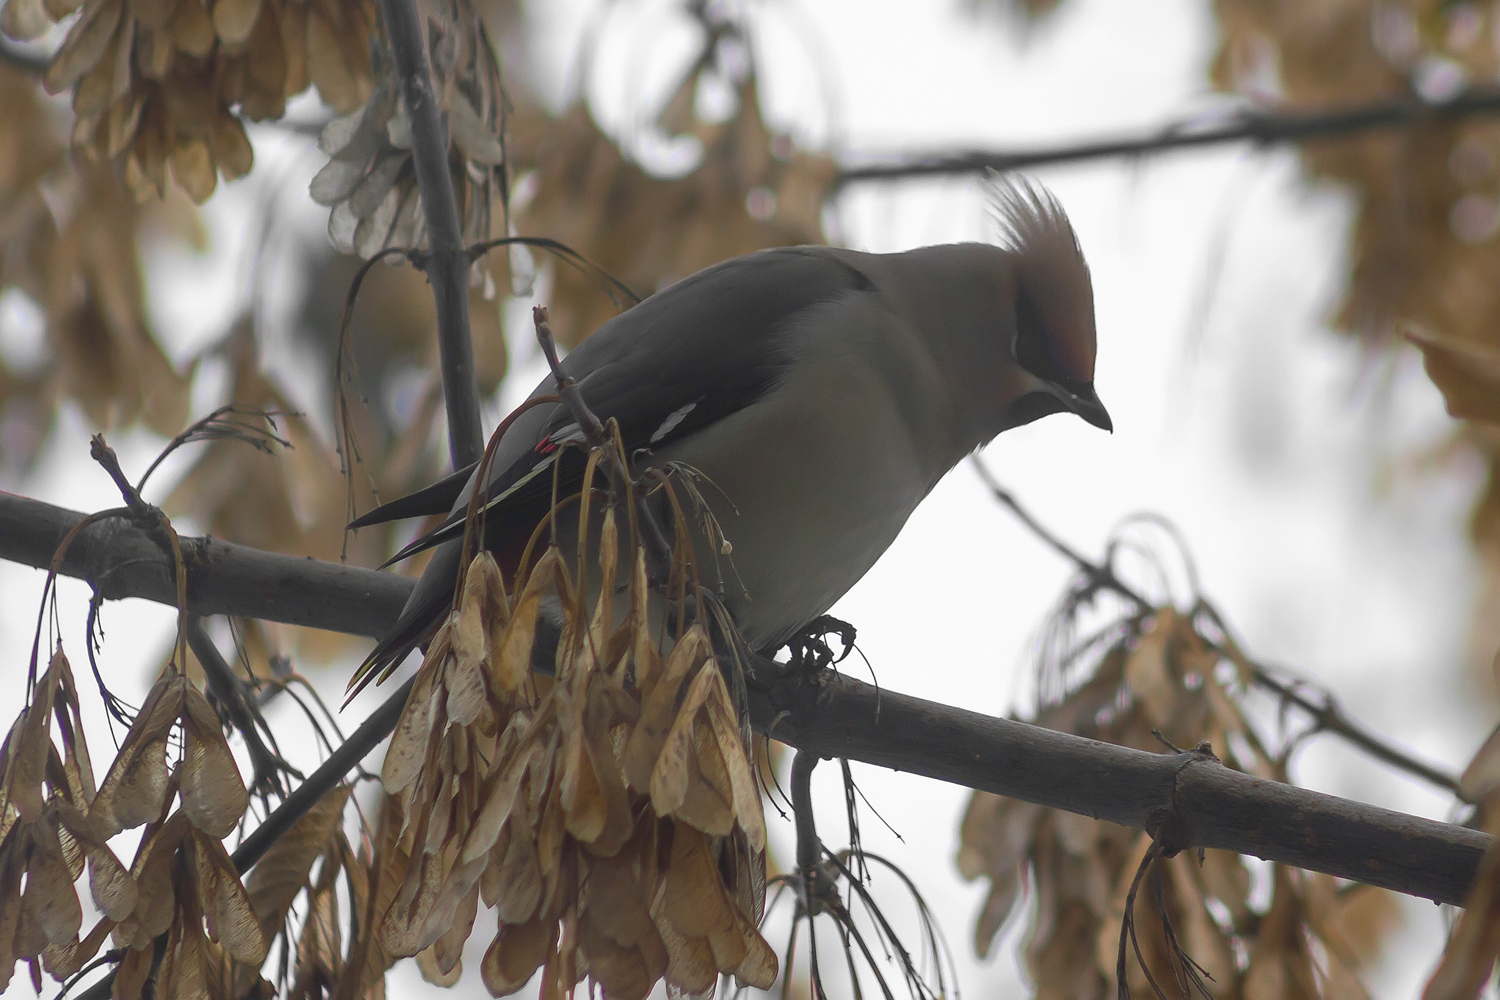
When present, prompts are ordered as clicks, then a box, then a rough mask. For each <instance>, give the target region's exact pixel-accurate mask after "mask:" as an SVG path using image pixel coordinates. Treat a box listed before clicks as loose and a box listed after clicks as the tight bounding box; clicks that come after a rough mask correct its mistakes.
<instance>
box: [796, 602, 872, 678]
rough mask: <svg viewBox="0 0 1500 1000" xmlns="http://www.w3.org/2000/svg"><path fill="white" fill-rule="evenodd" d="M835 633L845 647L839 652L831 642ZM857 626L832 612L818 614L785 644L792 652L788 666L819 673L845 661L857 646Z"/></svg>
mask: <svg viewBox="0 0 1500 1000" xmlns="http://www.w3.org/2000/svg"><path fill="white" fill-rule="evenodd" d="M831 635H836V636H838V638H839V643H840V645H841V646H842V647H843V649H842V650H841V651H840V652H838V653H837V654H835V653H834V651H833V647H832V646H831V645H829V642H828V637H829V636H831ZM855 635H856V632H855V628H854V626H853V625H850V624H849V623H848V622H846V621H842V620H840V619H838V618H835V617H833V616H832V615H819V616H818V617H816V618H814V619H813V620H812V621H810V622H808V623H807V625H806V626H805V627H804V628H803V629H802V631H801V632H799V633H797V635H795V636H793V637H792V640H791V641H790V642H788V643H787V644H786V647H785V648H786V650H787V651H788V652H789V653H791V659H790V660H789V661H788V663H789V665H790V666H791V667H792V668H794V669H795V670H797V671H798V672H801V673H809V674H811V673H816V672H818V671H820V670H826V669H827V668H829V667H831V666H833V665H834V664H835V663H838V662H839V661H841V660H843V659H844V657H846V656H848V655H849V652H850V650H852V649H853V648H854V637H855Z"/></svg>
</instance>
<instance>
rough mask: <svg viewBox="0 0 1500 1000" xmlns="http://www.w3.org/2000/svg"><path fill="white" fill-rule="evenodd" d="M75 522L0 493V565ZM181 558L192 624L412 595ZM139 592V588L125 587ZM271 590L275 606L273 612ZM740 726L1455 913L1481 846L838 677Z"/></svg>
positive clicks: (374, 607)
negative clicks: (1166, 828)
mask: <svg viewBox="0 0 1500 1000" xmlns="http://www.w3.org/2000/svg"><path fill="white" fill-rule="evenodd" d="M82 519H83V515H81V514H78V513H75V512H72V511H65V510H60V509H58V508H55V507H51V506H50V505H48V504H44V503H41V502H40V501H35V500H23V499H22V498H20V497H12V496H10V495H8V494H4V493H0V558H7V559H12V560H14V561H18V562H23V563H27V564H29V565H33V566H46V565H48V564H49V561H50V559H51V555H52V550H53V547H55V546H51V545H42V546H39V545H38V544H37V543H36V542H34V541H30V540H26V539H18V536H26V535H29V534H31V533H32V532H31V531H29V530H28V525H34V526H38V527H44V528H46V530H51V531H57V530H58V529H59V528H60V529H61V530H62V531H63V532H64V533H65V532H66V530H67V526H69V525H72V524H77V523H78V522H79V521H81V520H82ZM96 530H97V529H90V530H89V531H86V532H84V533H82V534H81V535H80V536H79V538H78V541H77V543H76V544H75V545H74V546H73V548H74V549H77V548H79V547H83V548H90V547H98V546H101V545H102V546H104V547H118V548H119V549H120V550H122V551H125V552H129V553H130V554H131V558H132V559H134V560H138V561H140V562H149V563H150V564H151V565H150V566H149V567H135V566H133V567H131V569H132V570H133V571H132V572H129V573H126V572H116V573H114V574H113V575H112V577H111V586H110V587H108V588H105V587H104V586H103V585H102V584H101V585H100V589H101V591H104V590H106V589H107V590H108V592H109V596H111V597H125V596H132V597H144V598H147V599H148V600H155V601H159V602H161V603H165V604H175V602H176V597H175V592H174V590H173V589H172V588H171V587H170V586H168V587H163V586H161V584H160V581H161V580H162V579H163V578H165V579H168V580H170V578H171V577H170V572H171V570H170V560H169V558H168V557H167V556H166V555H165V554H164V553H163V552H162V551H161V550H160V549H159V548H158V547H157V546H155V545H154V544H152V543H150V542H149V540H147V539H145V538H144V537H143V536H142V534H141V532H140V530H139V529H136V528H133V527H131V526H128V525H121V526H120V527H119V528H118V529H117V530H116V531H115V532H114V533H112V535H111V536H109V540H108V541H106V540H105V539H102V538H97V537H95V535H94V532H95V531H96ZM38 547H41V549H42V554H41V555H40V557H35V558H33V556H32V555H30V553H34V552H35V550H36V549H37V548H38ZM183 548H184V551H185V552H197V553H201V552H205V551H206V552H215V551H218V550H221V549H222V550H228V555H227V556H221V557H218V558H215V559H213V560H211V561H208V562H206V563H205V562H191V561H190V568H189V575H190V577H192V579H193V582H192V586H191V587H190V594H192V595H195V596H194V597H192V598H191V599H192V600H194V605H193V607H194V608H195V610H197V611H198V613H200V614H202V613H205V612H204V610H203V609H204V604H203V602H202V598H201V596H200V595H203V594H210V595H212V596H213V597H214V598H215V600H216V601H217V602H218V606H217V607H216V608H215V613H220V614H231V615H236V616H242V617H246V616H248V617H253V616H255V615H256V614H257V613H259V612H261V611H264V610H271V611H273V612H276V613H277V614H280V615H281V617H280V618H278V619H277V620H281V621H295V622H296V623H297V624H300V625H307V626H311V627H313V628H327V629H333V630H336V631H350V632H356V633H359V634H364V635H374V634H378V633H379V632H381V631H382V630H383V629H384V628H385V627H387V626H388V624H389V622H390V621H391V620H392V619H393V618H394V617H395V615H396V614H398V613H399V612H400V610H401V607H402V606H403V605H404V604H405V603H406V598H407V595H408V594H409V593H410V592H411V588H412V586H413V585H414V583H413V581H412V580H410V579H409V578H406V577H399V576H396V575H394V574H388V573H377V572H374V571H372V570H361V569H355V568H353V567H348V566H340V565H338V564H331V563H324V562H321V561H319V560H315V559H295V558H292V557H289V556H278V555H275V554H272V553H268V552H259V551H257V550H254V549H247V548H243V547H240V546H234V547H230V546H225V545H223V544H222V543H220V542H213V541H209V540H204V539H184V540H183ZM92 558H93V559H95V560H97V561H98V563H99V564H100V565H104V566H114V565H117V563H116V562H114V561H113V560H114V559H115V558H116V557H115V556H113V555H112V554H111V553H107V552H106V553H98V552H96V553H95V554H94V555H93V556H92ZM89 566H90V562H89V561H87V560H83V559H74V558H69V559H68V560H66V561H64V563H63V564H62V567H61V570H60V571H61V572H62V573H64V574H66V575H70V576H85V577H86V578H87V575H88V572H87V571H88V568H89ZM268 567H270V568H274V572H268ZM95 582H96V584H97V583H98V581H95ZM136 584H144V585H143V586H141V588H140V589H139V590H132V589H129V588H130V587H132V586H134V585H136ZM268 591H270V592H271V593H273V594H279V595H280V596H279V597H278V598H277V599H276V600H270V601H268V598H267V592H268ZM286 595H303V596H304V597H305V599H304V600H301V601H298V600H295V599H288V598H287V597H286ZM288 605H296V607H295V613H294V614H292V613H288V611H287V606H288ZM270 617H275V614H273V615H271V616H270ZM754 667H755V669H756V671H757V672H759V671H760V670H762V669H764V670H765V676H774V674H775V673H776V671H774V669H773V668H772V666H771V665H764V667H763V665H762V664H760V663H758V662H757V663H755V664H754ZM405 696H406V691H405V689H401V690H398V691H397V692H396V693H395V694H393V695H392V697H391V698H390V699H389V700H388V701H387V702H386V703H385V704H384V705H382V706H381V708H380V709H378V710H377V711H376V713H374V714H372V715H371V717H370V718H369V719H368V720H366V722H365V723H364V725H362V726H361V727H360V730H359V731H358V732H357V733H356V734H354V735H352V736H351V737H350V740H349V742H348V743H346V744H345V746H344V747H341V748H340V749H339V751H338V752H337V753H336V754H335V756H334V757H330V758H329V760H328V761H327V762H325V763H324V765H323V766H322V767H320V768H318V769H317V770H316V771H314V772H313V773H312V774H311V775H309V776H308V781H307V784H306V785H304V786H303V787H304V788H308V789H309V790H308V791H307V793H306V794H305V795H304V793H303V789H302V788H299V789H298V790H297V791H296V792H293V793H292V796H291V797H289V798H288V800H287V802H286V803H284V804H283V805H282V806H281V808H279V809H278V810H277V811H276V812H275V813H274V814H273V816H274V817H276V818H277V822H286V823H287V824H290V823H291V822H294V821H295V818H296V816H297V815H301V814H300V813H297V812H296V809H297V808H301V807H310V806H311V803H312V802H314V801H316V799H317V797H318V796H319V795H320V794H321V792H318V789H322V790H324V791H326V789H327V788H331V787H333V785H335V784H337V783H338V782H339V781H341V780H343V777H344V776H345V775H346V774H347V773H348V771H349V769H350V768H351V767H352V766H353V762H354V761H357V760H359V759H361V758H362V757H363V756H364V754H365V753H368V752H369V749H371V748H373V746H374V745H375V744H377V743H379V741H380V740H381V739H383V738H384V736H385V735H386V734H387V733H389V732H390V729H391V728H392V727H393V726H394V725H395V722H396V719H397V717H398V716H399V715H400V710H401V705H402V704H403V702H404V699H405ZM750 715H751V721H752V724H753V725H754V726H755V728H756V729H757V730H759V731H760V732H763V733H766V734H767V735H770V736H773V737H774V738H776V739H778V740H781V741H782V742H784V743H787V744H790V745H791V746H794V747H797V748H798V749H801V750H806V751H808V752H809V753H814V754H817V755H819V756H822V757H844V758H848V759H850V760H860V761H864V762H866V763H869V764H875V765H877V766H880V767H890V768H895V769H898V770H902V771H909V772H911V773H913V774H920V775H924V776H926V777H929V778H936V779H938V780H940V781H949V782H953V783H955V784H959V785H964V786H967V787H969V788H977V789H982V790H985V791H990V792H994V793H996V794H997V795H1009V796H1012V797H1014V798H1019V799H1023V800H1025V801H1028V802H1035V803H1038V804H1040V805H1045V806H1050V807H1052V808H1055V809H1062V810H1065V811H1067V812H1074V813H1081V814H1084V815H1088V816H1094V817H1097V818H1099V819H1104V820H1108V821H1109V822H1112V823H1120V824H1123V825H1126V826H1133V827H1136V828H1137V829H1144V828H1145V827H1146V825H1147V824H1148V822H1149V818H1150V816H1151V815H1152V814H1153V811H1156V810H1159V809H1161V808H1163V807H1164V806H1166V805H1168V804H1170V803H1173V802H1175V803H1176V808H1177V810H1178V812H1179V814H1180V815H1181V816H1182V821H1183V829H1184V830H1185V831H1186V839H1187V842H1188V843H1189V844H1190V845H1191V846H1202V847H1214V848H1219V849H1222V850H1228V851H1235V852H1238V853H1242V854H1251V855H1254V856H1256V857H1260V858H1266V859H1268V860H1271V861H1280V862H1282V863H1284V864H1289V865H1294V866H1296V867H1299V868H1310V869H1312V870H1314V871H1322V872H1327V873H1329V874H1331V875H1336V876H1339V877H1341V878H1350V879H1355V880H1358V881H1361V882H1367V883H1369V884H1371V885H1379V886H1383V887H1385V888H1388V889H1394V890H1396V891H1397V892H1404V893H1409V894H1411V895H1416V896H1423V897H1426V898H1429V899H1433V900H1437V901H1439V902H1444V903H1455V904H1460V903H1462V902H1463V900H1464V898H1465V895H1466V893H1467V891H1468V888H1469V885H1470V884H1471V883H1472V882H1473V880H1474V873H1475V871H1476V870H1477V868H1478V865H1479V859H1480V856H1481V855H1482V854H1483V853H1484V849H1485V847H1486V846H1487V845H1488V844H1489V843H1490V841H1491V838H1490V837H1489V836H1488V835H1486V834H1483V833H1479V832H1477V831H1473V830H1467V829H1464V828H1463V827H1460V826H1455V825H1451V824H1446V823H1437V822H1434V821H1431V820H1426V819H1421V818H1418V817H1415V816H1407V815H1404V814H1402V813H1397V812H1393V811H1391V810H1388V809H1380V808H1378V807H1376V806H1370V805H1365V804H1362V803H1357V802H1353V801H1350V800H1348V799H1341V798H1338V797H1336V796H1332V795H1323V794H1320V793H1317V792H1311V791H1307V790H1305V789H1301V788H1296V787H1294V786H1291V785H1285V784H1281V783H1278V782H1273V781H1263V780H1261V779H1258V778H1254V777H1251V776H1250V775H1247V774H1243V773H1240V772H1237V771H1232V770H1230V769H1229V768H1225V767H1221V766H1217V765H1209V764H1202V765H1196V766H1194V767H1191V768H1187V769H1186V770H1183V769H1182V768H1181V767H1180V764H1179V763H1178V762H1177V760H1176V755H1173V754H1153V753H1145V752H1142V751H1139V750H1131V749H1128V748H1125V747H1117V746H1112V745H1110V744H1106V743H1099V742H1097V741H1095V740H1089V739H1083V738H1081V737H1077V736H1072V735H1069V734H1067V733H1059V732H1053V731H1051V730H1046V729H1042V728H1040V727H1037V726H1031V725H1027V724H1025V723H1022V722H1017V721H1014V720H1011V719H997V718H992V717H990V716H986V715H980V714H978V713H976V712H969V711H965V710H963V709H959V708H953V707H949V706H946V705H939V704H935V703H933V702H929V701H923V700H922V699H919V698H912V697H909V696H906V695H900V694H895V693H892V692H890V691H879V692H877V691H876V689H875V688H873V687H871V686H870V685H868V684H863V683H861V682H859V681H855V680H853V679H850V678H846V677H839V676H828V675H826V674H820V675H816V676H813V677H804V676H800V675H792V676H787V677H783V678H781V679H779V680H778V681H777V682H776V683H775V684H774V685H772V686H771V688H770V690H768V691H764V692H752V693H751V695H750ZM1179 772H1180V773H1179ZM1174 788H1175V789H1176V794H1175V795H1174V794H1173V789H1174ZM315 792H317V794H314V793H315ZM294 803H301V804H302V805H301V806H297V805H294ZM294 813H295V815H294ZM265 836H266V837H269V834H267V835H265ZM264 842H265V838H264V837H262V835H261V834H260V833H259V831H257V832H256V833H253V834H251V836H250V837H249V838H247V839H246V844H251V843H257V844H260V843H264ZM245 856H246V857H248V854H247V855H245Z"/></svg>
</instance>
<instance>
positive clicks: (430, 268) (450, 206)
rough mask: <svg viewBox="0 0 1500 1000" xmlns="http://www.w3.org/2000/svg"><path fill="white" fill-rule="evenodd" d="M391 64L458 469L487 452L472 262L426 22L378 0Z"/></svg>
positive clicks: (398, 3)
mask: <svg viewBox="0 0 1500 1000" xmlns="http://www.w3.org/2000/svg"><path fill="white" fill-rule="evenodd" d="M380 10H381V13H382V15H383V16H384V18H385V30H386V37H387V38H388V39H389V40H390V46H391V58H392V60H393V61H394V62H395V64H396V75H397V76H398V77H399V78H400V81H401V103H402V107H403V108H404V109H405V111H406V118H407V121H409V122H410V123H411V134H412V149H411V155H412V161H413V163H415V165H416V170H417V188H418V190H419V191H420V192H421V196H422V212H423V216H424V218H425V220H426V225H427V256H426V259H425V260H424V262H423V266H422V269H423V270H424V271H426V272H427V279H428V281H429V282H431V284H432V296H433V300H434V302H435V303H436V306H437V327H438V362H439V368H440V369H441V370H442V374H443V400H444V402H445V403H446V404H447V409H448V445H449V452H450V454H451V456H452V459H453V467H454V468H455V469H461V468H463V467H464V466H466V465H469V464H472V463H474V462H477V461H479V457H480V456H481V455H483V454H484V431H483V428H482V427H481V425H480V419H479V382H478V379H477V377H476V375H475V370H474V340H473V335H472V334H471V333H470V331H469V256H468V253H467V252H466V251H465V250H464V244H463V230H462V229H461V228H460V226H459V222H458V202H457V200H456V198H455V196H454V193H453V176H452V174H451V173H449V168H448V130H447V128H446V127H444V125H443V120H442V117H441V116H440V114H439V108H438V100H437V94H436V93H435V92H434V90H433V87H432V71H431V69H430V68H429V67H428V65H427V49H426V46H425V45H424V44H423V32H422V24H421V21H420V19H419V16H418V14H417V7H416V4H415V3H413V2H412V0H381V2H380Z"/></svg>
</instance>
